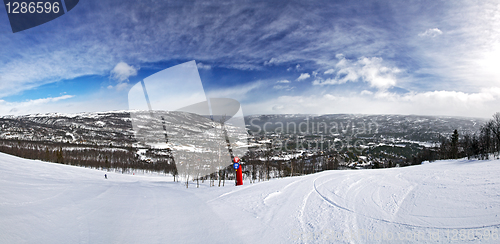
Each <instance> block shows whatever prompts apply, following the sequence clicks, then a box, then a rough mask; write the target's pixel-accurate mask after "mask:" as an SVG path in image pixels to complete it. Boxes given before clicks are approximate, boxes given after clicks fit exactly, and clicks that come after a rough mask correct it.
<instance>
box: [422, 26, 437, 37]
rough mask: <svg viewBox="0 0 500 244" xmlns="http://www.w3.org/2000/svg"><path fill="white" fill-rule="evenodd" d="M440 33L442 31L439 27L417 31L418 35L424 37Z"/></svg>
mask: <svg viewBox="0 0 500 244" xmlns="http://www.w3.org/2000/svg"><path fill="white" fill-rule="evenodd" d="M441 34H443V32H442V31H441V30H440V29H438V28H432V29H428V30H426V31H424V32H421V33H419V34H418V36H420V37H425V36H429V37H436V36H439V35H441Z"/></svg>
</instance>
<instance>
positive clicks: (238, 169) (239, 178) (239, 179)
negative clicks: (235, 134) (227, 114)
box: [222, 123, 243, 186]
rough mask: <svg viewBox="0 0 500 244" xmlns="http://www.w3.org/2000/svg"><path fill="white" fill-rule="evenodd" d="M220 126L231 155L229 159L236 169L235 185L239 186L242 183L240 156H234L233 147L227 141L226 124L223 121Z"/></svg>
mask: <svg viewBox="0 0 500 244" xmlns="http://www.w3.org/2000/svg"><path fill="white" fill-rule="evenodd" d="M222 126H223V127H222V128H223V131H224V137H225V139H226V144H227V149H228V151H229V155H231V161H233V168H234V169H235V170H236V179H235V180H236V186H241V185H243V172H242V168H241V164H240V158H238V157H235V156H234V154H233V148H232V147H231V142H230V141H229V136H228V135H227V130H226V126H225V125H224V123H223V124H222Z"/></svg>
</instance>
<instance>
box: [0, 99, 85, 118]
mask: <svg viewBox="0 0 500 244" xmlns="http://www.w3.org/2000/svg"><path fill="white" fill-rule="evenodd" d="M73 97H75V96H74V95H62V96H59V97H48V98H40V99H33V100H27V101H23V102H7V101H4V100H0V114H13V115H19V114H28V113H30V112H31V111H33V110H36V108H37V107H39V106H41V105H45V104H49V103H56V102H59V101H62V100H66V99H70V98H73Z"/></svg>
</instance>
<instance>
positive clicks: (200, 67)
mask: <svg viewBox="0 0 500 244" xmlns="http://www.w3.org/2000/svg"><path fill="white" fill-rule="evenodd" d="M196 66H197V67H198V69H206V70H209V69H211V68H212V66H211V65H208V64H203V63H201V62H200V63H197V64H196Z"/></svg>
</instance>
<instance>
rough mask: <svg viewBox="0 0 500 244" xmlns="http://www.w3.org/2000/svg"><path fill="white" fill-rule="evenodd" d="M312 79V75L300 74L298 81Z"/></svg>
mask: <svg viewBox="0 0 500 244" xmlns="http://www.w3.org/2000/svg"><path fill="white" fill-rule="evenodd" d="M309 77H311V75H310V74H309V73H302V74H300V76H299V78H297V80H298V81H303V80H305V79H307V78H309Z"/></svg>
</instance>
